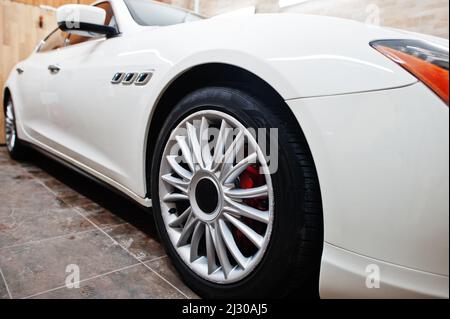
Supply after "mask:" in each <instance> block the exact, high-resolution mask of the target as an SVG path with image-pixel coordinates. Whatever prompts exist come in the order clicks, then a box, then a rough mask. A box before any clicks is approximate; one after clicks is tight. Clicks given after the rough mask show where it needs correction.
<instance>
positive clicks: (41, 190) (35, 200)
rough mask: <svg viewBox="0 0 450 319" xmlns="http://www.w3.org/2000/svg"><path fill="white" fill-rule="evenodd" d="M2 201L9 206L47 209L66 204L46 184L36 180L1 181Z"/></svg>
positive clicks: (0, 200) (0, 194)
mask: <svg viewBox="0 0 450 319" xmlns="http://www.w3.org/2000/svg"><path fill="white" fill-rule="evenodd" d="M0 202H1V204H2V206H3V207H8V208H34V209H36V210H45V209H51V208H62V207H64V206H67V205H65V204H64V203H61V202H60V201H58V200H57V198H56V197H55V196H54V195H53V194H52V193H50V192H49V191H48V190H47V189H46V188H45V187H44V186H42V185H41V184H39V182H37V181H35V180H29V179H10V178H9V179H8V180H5V181H1V182H0Z"/></svg>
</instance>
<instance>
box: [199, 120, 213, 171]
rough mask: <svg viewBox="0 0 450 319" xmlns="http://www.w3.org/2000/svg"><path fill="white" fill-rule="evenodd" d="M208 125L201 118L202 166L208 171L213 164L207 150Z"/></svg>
mask: <svg viewBox="0 0 450 319" xmlns="http://www.w3.org/2000/svg"><path fill="white" fill-rule="evenodd" d="M208 129H209V123H208V120H207V119H206V118H205V117H204V116H203V117H202V124H201V125H200V148H201V151H202V157H203V164H204V165H205V168H207V169H210V168H211V167H212V164H213V158H212V156H211V150H210V148H209V143H208V141H209V131H208Z"/></svg>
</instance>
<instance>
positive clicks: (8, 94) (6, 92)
mask: <svg viewBox="0 0 450 319" xmlns="http://www.w3.org/2000/svg"><path fill="white" fill-rule="evenodd" d="M10 98H11V91H10V90H9V88H8V87H5V89H4V90H3V100H2V103H3V104H2V107H3V111H4V110H5V108H6V103H8V100H9V99H10Z"/></svg>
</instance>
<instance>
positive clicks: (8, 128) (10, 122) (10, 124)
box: [5, 102, 16, 151]
mask: <svg viewBox="0 0 450 319" xmlns="http://www.w3.org/2000/svg"><path fill="white" fill-rule="evenodd" d="M5 137H6V147H7V148H8V150H9V151H12V149H13V148H14V144H15V143H16V128H15V121H14V112H13V106H12V103H11V102H9V103H8V104H7V105H6V112H5Z"/></svg>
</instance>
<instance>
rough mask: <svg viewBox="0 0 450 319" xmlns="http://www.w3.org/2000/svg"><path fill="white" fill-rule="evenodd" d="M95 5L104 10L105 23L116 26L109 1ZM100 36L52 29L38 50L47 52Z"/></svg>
mask: <svg viewBox="0 0 450 319" xmlns="http://www.w3.org/2000/svg"><path fill="white" fill-rule="evenodd" d="M95 6H96V7H99V8H102V9H104V10H105V11H106V17H105V25H108V26H111V27H115V28H117V23H116V19H115V16H114V11H113V9H112V6H111V4H110V3H109V2H101V3H98V4H96V5H95ZM100 37H102V36H101V35H99V36H98V37H96V38H92V37H85V36H81V35H77V34H68V33H67V32H64V31H61V30H60V29H58V28H57V29H55V30H53V31H52V32H51V33H50V35H48V36H47V38H45V39H44V41H43V43H42V44H41V45H40V47H39V50H38V52H47V51H51V50H56V49H59V48H63V47H67V46H69V45H74V44H78V43H83V42H86V41H89V40H93V39H98V38H100Z"/></svg>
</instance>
